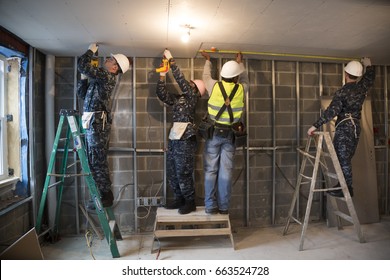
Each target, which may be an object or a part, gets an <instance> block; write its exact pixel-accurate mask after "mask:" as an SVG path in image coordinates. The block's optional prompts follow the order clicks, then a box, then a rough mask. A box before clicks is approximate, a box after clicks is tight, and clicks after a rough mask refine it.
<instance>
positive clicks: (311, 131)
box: [307, 126, 317, 136]
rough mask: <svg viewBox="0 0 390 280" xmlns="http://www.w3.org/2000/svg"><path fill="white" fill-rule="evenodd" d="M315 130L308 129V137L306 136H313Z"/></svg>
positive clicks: (313, 127)
mask: <svg viewBox="0 0 390 280" xmlns="http://www.w3.org/2000/svg"><path fill="white" fill-rule="evenodd" d="M316 130H317V128H316V127H315V126H312V127H310V128H309V129H308V131H307V135H308V136H313V134H314V131H316Z"/></svg>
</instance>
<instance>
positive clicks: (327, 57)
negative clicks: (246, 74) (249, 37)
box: [199, 49, 360, 61]
mask: <svg viewBox="0 0 390 280" xmlns="http://www.w3.org/2000/svg"><path fill="white" fill-rule="evenodd" d="M199 52H200V53H201V52H206V53H220V54H229V53H232V54H236V53H239V52H241V53H242V54H252V55H264V56H275V57H298V58H310V59H326V60H345V61H351V60H360V58H358V57H334V56H325V55H306V54H293V53H272V52H252V51H234V50H219V49H211V50H199Z"/></svg>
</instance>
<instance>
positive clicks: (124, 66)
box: [77, 44, 130, 210]
mask: <svg viewBox="0 0 390 280" xmlns="http://www.w3.org/2000/svg"><path fill="white" fill-rule="evenodd" d="M97 50H98V46H97V45H96V44H91V45H90V46H89V48H88V50H87V51H86V52H85V53H84V54H83V55H82V56H81V57H80V58H79V60H78V65H77V67H78V70H79V71H80V73H81V80H80V81H79V83H78V85H77V95H78V96H79V97H80V98H81V99H83V100H84V105H83V115H82V123H83V127H84V129H85V142H86V148H87V156H88V163H89V167H90V170H91V173H92V176H93V179H94V181H95V184H96V187H97V189H98V190H99V193H100V196H101V202H102V205H103V207H110V206H112V204H113V201H114V195H113V193H112V190H111V179H110V170H109V167H108V160H107V155H108V148H109V136H110V130H111V124H112V116H111V94H112V92H113V90H114V88H115V85H116V82H117V75H118V74H119V73H125V72H126V71H127V70H128V69H129V67H130V63H129V60H128V58H127V57H126V56H124V55H123V54H111V56H110V57H108V58H107V59H106V60H105V61H104V65H103V67H96V66H94V65H92V64H91V59H92V56H93V55H94V54H95V53H96V52H97ZM87 208H88V210H93V209H94V203H93V201H90V203H89V204H88V205H87Z"/></svg>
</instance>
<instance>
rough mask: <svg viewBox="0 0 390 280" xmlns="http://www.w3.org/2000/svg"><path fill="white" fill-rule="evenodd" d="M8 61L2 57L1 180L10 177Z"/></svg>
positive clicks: (0, 89)
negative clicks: (7, 106)
mask: <svg viewBox="0 0 390 280" xmlns="http://www.w3.org/2000/svg"><path fill="white" fill-rule="evenodd" d="M6 71H7V61H6V59H5V57H3V56H0V180H3V179H6V178H7V177H8V153H7V151H8V145H7V108H6V104H7V84H6V83H7V78H6V77H7V76H6V75H7V73H6Z"/></svg>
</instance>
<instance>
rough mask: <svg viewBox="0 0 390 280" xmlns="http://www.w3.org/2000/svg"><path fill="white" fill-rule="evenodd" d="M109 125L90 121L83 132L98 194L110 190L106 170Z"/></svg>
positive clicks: (108, 174)
mask: <svg viewBox="0 0 390 280" xmlns="http://www.w3.org/2000/svg"><path fill="white" fill-rule="evenodd" d="M110 129H111V124H109V123H106V124H105V125H104V129H103V124H102V123H101V122H99V121H94V120H93V121H92V122H91V124H90V127H89V128H88V129H87V130H86V131H85V141H86V146H87V157H88V163H89V168H90V170H91V173H92V177H93V179H94V181H95V184H96V187H97V189H98V190H99V191H100V192H107V191H109V190H111V184H112V183H111V179H110V170H109V168H108V159H107V157H108V148H109V136H110Z"/></svg>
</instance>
